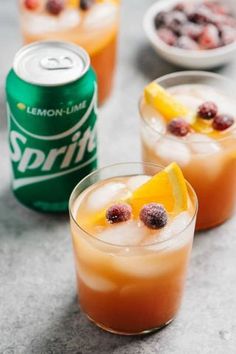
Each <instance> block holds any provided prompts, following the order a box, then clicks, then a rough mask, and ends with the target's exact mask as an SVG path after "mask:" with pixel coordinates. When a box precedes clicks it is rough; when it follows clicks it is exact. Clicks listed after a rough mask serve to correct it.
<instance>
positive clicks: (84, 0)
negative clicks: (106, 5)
mask: <svg viewBox="0 0 236 354" xmlns="http://www.w3.org/2000/svg"><path fill="white" fill-rule="evenodd" d="M93 4H94V0H80V3H79V7H80V8H81V10H83V11H87V10H89V9H90V8H91V7H92V6H93Z"/></svg>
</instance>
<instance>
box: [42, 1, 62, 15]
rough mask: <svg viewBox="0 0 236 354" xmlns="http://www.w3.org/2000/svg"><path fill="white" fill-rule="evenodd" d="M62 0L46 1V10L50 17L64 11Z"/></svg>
mask: <svg viewBox="0 0 236 354" xmlns="http://www.w3.org/2000/svg"><path fill="white" fill-rule="evenodd" d="M64 5H65V4H64V0H48V1H47V3H46V9H47V11H48V12H49V13H50V14H51V15H55V16H57V15H59V14H60V13H61V12H62V11H63V9H64Z"/></svg>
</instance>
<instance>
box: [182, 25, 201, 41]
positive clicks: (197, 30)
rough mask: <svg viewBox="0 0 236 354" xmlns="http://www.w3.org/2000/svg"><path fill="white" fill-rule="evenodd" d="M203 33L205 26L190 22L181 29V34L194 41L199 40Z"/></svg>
mask: <svg viewBox="0 0 236 354" xmlns="http://www.w3.org/2000/svg"><path fill="white" fill-rule="evenodd" d="M202 32H203V26H202V25H198V24H196V23H193V22H188V23H186V24H185V25H183V26H182V28H181V34H182V35H183V36H187V37H190V38H192V39H194V40H197V39H198V38H199V37H200V35H201V34H202Z"/></svg>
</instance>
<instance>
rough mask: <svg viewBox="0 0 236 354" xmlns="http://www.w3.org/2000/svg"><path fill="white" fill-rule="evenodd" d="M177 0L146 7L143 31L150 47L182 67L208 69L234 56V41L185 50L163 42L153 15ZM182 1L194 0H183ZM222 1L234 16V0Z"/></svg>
mask: <svg viewBox="0 0 236 354" xmlns="http://www.w3.org/2000/svg"><path fill="white" fill-rule="evenodd" d="M179 2H181V0H159V1H157V2H156V3H154V4H153V5H152V6H151V7H149V8H148V10H147V11H146V13H145V16H144V20H143V27H144V31H145V33H146V35H147V37H148V39H149V41H150V43H151V45H152V47H153V48H154V49H155V51H156V52H157V53H158V54H159V55H160V56H161V57H162V58H164V59H166V60H167V61H169V62H170V63H173V64H175V65H177V66H180V67H183V68H191V69H209V68H214V67H217V66H220V65H223V64H226V63H228V62H229V61H231V60H232V59H233V58H235V57H236V42H234V43H231V44H228V45H226V46H224V47H220V48H216V49H209V50H186V49H181V48H176V47H172V46H170V45H168V44H166V43H165V42H163V41H162V40H161V39H160V38H159V37H158V35H157V33H156V29H155V27H154V17H155V16H156V14H157V13H158V12H160V11H163V10H164V11H168V10H170V9H172V8H173V6H174V5H175V4H177V3H179ZM183 2H196V0H183ZM222 2H224V4H228V5H229V7H230V9H232V12H233V13H234V14H235V16H236V1H235V0H224V1H223V0H222Z"/></svg>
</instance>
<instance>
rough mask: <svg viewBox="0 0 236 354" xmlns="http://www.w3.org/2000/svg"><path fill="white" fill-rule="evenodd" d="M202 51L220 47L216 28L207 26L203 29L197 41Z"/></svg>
mask: <svg viewBox="0 0 236 354" xmlns="http://www.w3.org/2000/svg"><path fill="white" fill-rule="evenodd" d="M198 43H199V45H200V47H201V48H202V49H214V48H217V47H219V46H220V36H219V31H218V29H217V27H216V26H214V25H212V24H209V25H206V26H205V27H204V29H203V32H202V34H201V35H200V37H199V41H198Z"/></svg>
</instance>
